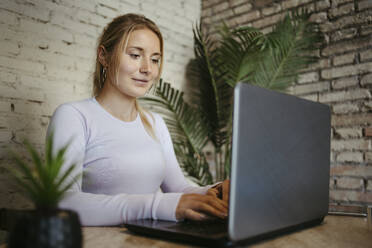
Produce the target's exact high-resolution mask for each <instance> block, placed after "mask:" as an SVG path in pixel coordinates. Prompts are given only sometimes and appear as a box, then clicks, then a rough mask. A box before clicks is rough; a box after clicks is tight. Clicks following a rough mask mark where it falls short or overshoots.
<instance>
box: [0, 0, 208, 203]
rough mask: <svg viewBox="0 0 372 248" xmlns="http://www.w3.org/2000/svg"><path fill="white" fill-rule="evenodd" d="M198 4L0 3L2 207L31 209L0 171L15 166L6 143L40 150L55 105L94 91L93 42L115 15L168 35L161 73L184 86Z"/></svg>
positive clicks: (136, 0) (146, 0)
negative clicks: (134, 17) (147, 22)
mask: <svg viewBox="0 0 372 248" xmlns="http://www.w3.org/2000/svg"><path fill="white" fill-rule="evenodd" d="M200 9H201V3H200V0H191V1H190V0H187V1H184V0H121V1H119V0H84V1H74V0H54V1H51V0H1V1H0V30H1V35H0V208H1V207H21V208H22V207H26V206H29V204H28V203H26V202H25V201H24V199H23V198H22V197H21V196H19V195H18V194H15V193H14V192H16V190H15V189H14V186H13V185H11V183H10V180H9V179H8V178H9V175H7V174H6V173H5V170H4V169H3V168H4V167H7V166H11V165H12V162H11V161H10V160H9V152H8V148H12V149H14V150H18V149H20V147H21V146H20V142H21V141H23V139H24V138H27V139H29V140H30V141H31V142H32V143H33V144H34V145H36V146H37V147H38V149H39V150H40V151H42V148H43V145H44V140H45V132H46V128H47V125H48V123H49V118H50V116H51V114H52V113H53V111H54V109H55V108H56V107H57V105H59V104H61V103H63V102H67V101H72V100H78V99H84V98H87V97H89V96H90V95H91V89H92V82H91V81H92V77H91V74H92V71H93V66H94V62H95V49H96V40H97V38H98V35H99V34H100V33H101V31H102V30H103V27H104V26H105V25H106V24H107V23H108V22H110V21H111V20H112V18H114V17H116V16H118V15H121V14H124V13H129V12H134V13H141V14H144V15H146V16H147V17H149V18H150V19H152V20H154V21H155V22H156V23H157V24H158V25H159V27H160V29H161V31H162V33H163V35H164V40H165V67H164V74H163V78H164V79H165V80H167V81H169V82H171V83H173V84H174V85H175V86H177V87H181V86H182V84H183V82H184V71H185V65H186V64H187V62H188V60H189V59H190V58H191V56H193V35H192V25H193V24H194V23H195V22H197V21H199V18H200V11H201V10H200ZM67 128H68V127H67Z"/></svg>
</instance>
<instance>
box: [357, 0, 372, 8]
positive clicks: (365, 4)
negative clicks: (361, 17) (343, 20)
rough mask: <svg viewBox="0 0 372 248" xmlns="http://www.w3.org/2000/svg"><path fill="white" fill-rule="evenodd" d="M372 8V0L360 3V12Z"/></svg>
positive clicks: (360, 0)
mask: <svg viewBox="0 0 372 248" xmlns="http://www.w3.org/2000/svg"><path fill="white" fill-rule="evenodd" d="M367 8H372V1H371V0H364V1H362V0H359V1H358V10H362V9H367Z"/></svg>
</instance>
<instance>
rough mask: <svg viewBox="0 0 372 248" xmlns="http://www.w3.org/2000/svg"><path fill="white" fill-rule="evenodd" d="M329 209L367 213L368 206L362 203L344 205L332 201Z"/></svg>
mask: <svg viewBox="0 0 372 248" xmlns="http://www.w3.org/2000/svg"><path fill="white" fill-rule="evenodd" d="M329 211H332V212H344V213H363V214H364V213H365V212H366V207H365V206H360V205H346V204H345V203H343V204H342V205H339V204H335V203H330V204H329Z"/></svg>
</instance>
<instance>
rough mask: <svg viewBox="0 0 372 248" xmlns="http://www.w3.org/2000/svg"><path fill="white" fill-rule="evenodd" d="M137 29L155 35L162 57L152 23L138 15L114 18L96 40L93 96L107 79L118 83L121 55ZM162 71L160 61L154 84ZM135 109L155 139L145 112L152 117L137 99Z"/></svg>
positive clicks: (157, 30)
mask: <svg viewBox="0 0 372 248" xmlns="http://www.w3.org/2000/svg"><path fill="white" fill-rule="evenodd" d="M139 29H149V30H151V31H152V32H154V33H155V34H156V35H157V37H158V38H159V41H160V54H161V56H162V57H163V54H164V51H163V36H162V35H161V32H160V30H159V28H158V27H157V26H156V24H155V23H154V22H153V21H151V20H150V19H148V18H146V17H145V16H143V15H138V14H125V15H122V16H118V17H116V18H115V19H113V20H112V21H111V22H110V23H109V24H108V25H107V26H106V27H105V28H104V30H103V32H102V34H101V36H100V37H99V39H98V45H97V57H96V67H95V72H94V75H93V95H94V96H97V95H98V94H99V93H100V92H101V90H102V88H103V86H104V84H105V81H106V79H107V78H109V79H110V80H111V81H112V82H113V83H118V75H119V73H118V72H119V65H120V57H121V53H122V51H124V50H125V49H126V46H127V43H128V40H129V36H130V34H131V32H133V31H134V30H139ZM100 46H103V47H104V48H105V51H106V55H108V56H107V57H106V59H107V60H106V62H107V68H104V66H103V65H102V64H101V63H100V61H99V53H98V50H99V48H100ZM104 69H106V73H104ZM162 70H163V60H162V59H160V65H159V75H158V77H157V78H156V82H157V81H158V80H159V78H160V75H161V72H162ZM105 74H106V75H105ZM135 107H136V109H137V111H138V113H139V115H140V117H141V120H142V123H143V125H144V127H145V129H146V131H147V132H148V133H149V134H150V136H151V137H153V138H154V139H156V135H155V132H154V129H153V127H152V125H151V123H150V121H149V119H148V118H147V116H146V114H145V112H147V113H148V114H149V116H151V118H152V119H153V121H154V117H153V116H152V115H151V113H150V112H148V111H147V110H145V109H143V108H142V107H141V106H140V105H139V104H138V101H137V99H136V101H135Z"/></svg>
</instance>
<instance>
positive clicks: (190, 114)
mask: <svg viewBox="0 0 372 248" xmlns="http://www.w3.org/2000/svg"><path fill="white" fill-rule="evenodd" d="M309 18H310V14H309V13H308V12H307V11H304V10H302V11H292V12H291V13H290V14H287V15H286V16H285V17H284V19H283V20H282V21H280V22H279V23H278V24H277V25H276V26H275V27H274V29H273V31H272V32H270V33H268V34H263V33H262V32H260V31H259V30H257V29H255V28H252V27H238V28H235V29H232V30H230V29H229V28H227V26H226V25H224V26H223V27H222V28H221V31H220V39H218V40H213V39H212V38H211V37H210V36H209V35H208V34H203V33H202V32H201V27H200V26H199V27H196V28H195V29H194V41H195V47H194V52H195V59H192V60H191V61H190V63H189V65H188V74H187V75H188V79H189V81H190V82H191V83H192V85H191V89H190V91H189V92H188V93H189V95H188V99H190V101H189V102H186V101H185V100H184V98H183V92H181V91H179V90H176V89H174V88H172V87H171V86H170V84H168V83H164V82H163V81H160V83H159V84H158V85H157V87H156V89H155V91H154V94H153V95H152V96H149V97H145V98H143V99H142V100H143V102H144V104H146V105H147V106H149V107H150V108H151V109H153V110H155V111H157V112H160V113H161V114H163V116H164V118H165V121H166V123H167V125H168V128H169V130H170V133H171V136H172V139H173V142H174V146H175V152H176V155H177V158H178V160H179V162H180V164H181V167H182V168H183V169H184V172H185V173H186V175H188V176H189V177H190V178H191V179H193V180H194V181H195V182H197V183H199V184H200V185H205V184H210V183H212V182H213V181H220V180H223V179H225V178H226V177H228V175H229V163H230V150H231V131H232V103H233V87H234V86H235V85H236V84H237V83H238V82H243V83H251V84H254V85H258V86H261V87H265V88H269V89H273V90H280V91H285V90H286V89H287V88H288V86H289V85H290V84H292V83H293V82H295V80H296V79H297V77H298V74H299V71H300V70H301V69H304V68H306V66H307V65H309V64H310V63H313V62H316V61H317V58H316V57H314V56H311V55H309V54H311V52H312V51H314V50H315V49H317V47H316V45H317V44H318V45H319V44H321V41H322V36H321V34H320V32H319V31H318V27H317V25H316V24H315V23H311V22H310V21H309ZM208 142H210V143H211V144H212V145H213V147H214V154H215V156H214V164H215V175H216V176H215V178H212V174H211V171H210V169H209V166H208V163H207V160H206V156H205V154H204V152H203V151H204V150H203V149H204V148H205V146H206V144H207V143H208Z"/></svg>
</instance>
